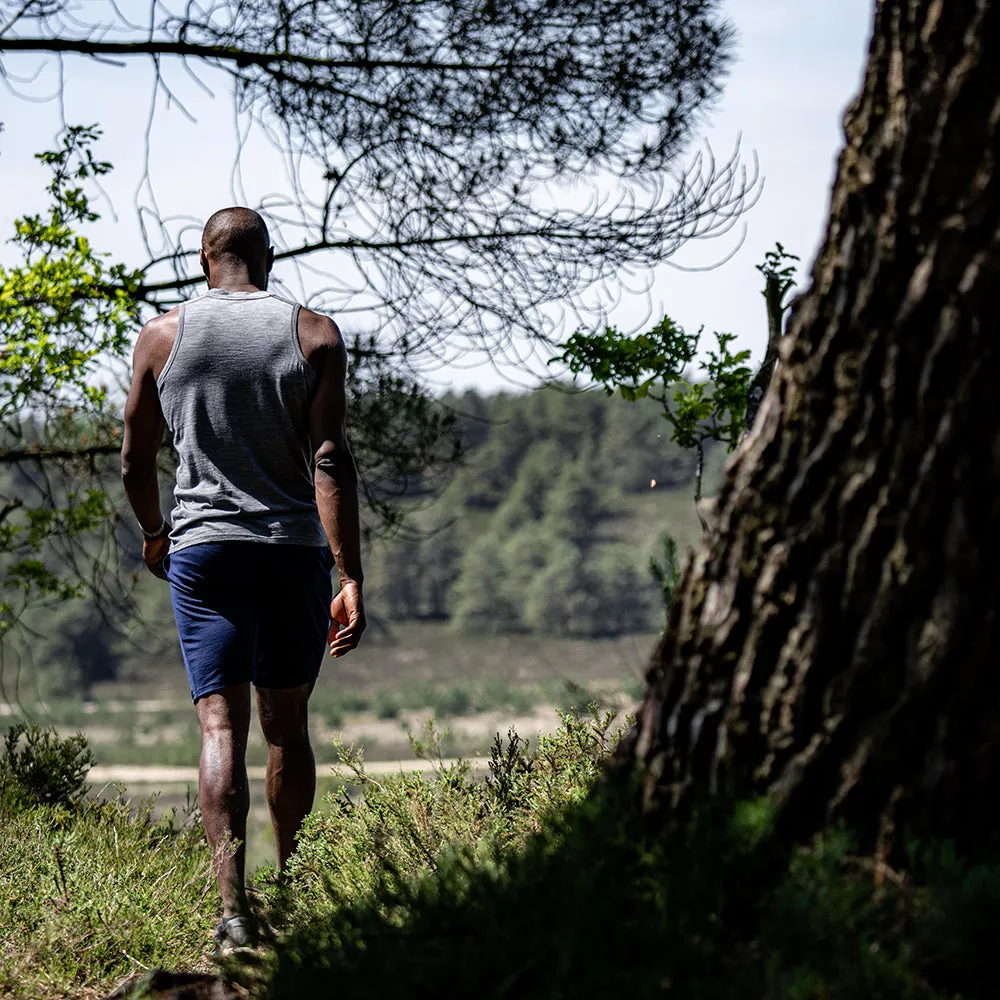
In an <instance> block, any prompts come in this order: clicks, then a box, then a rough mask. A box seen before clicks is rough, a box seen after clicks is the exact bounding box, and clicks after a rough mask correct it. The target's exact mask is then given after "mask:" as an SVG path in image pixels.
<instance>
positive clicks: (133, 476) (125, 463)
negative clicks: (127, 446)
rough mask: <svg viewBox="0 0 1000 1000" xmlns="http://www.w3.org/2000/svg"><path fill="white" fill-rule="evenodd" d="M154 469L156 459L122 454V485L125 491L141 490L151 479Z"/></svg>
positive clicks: (125, 452)
mask: <svg viewBox="0 0 1000 1000" xmlns="http://www.w3.org/2000/svg"><path fill="white" fill-rule="evenodd" d="M155 469H156V459H155V458H152V459H150V458H148V457H146V456H145V455H135V454H132V453H130V452H127V451H123V452H122V483H123V484H124V486H125V489H126V491H128V492H131V491H132V490H137V489H141V488H142V487H143V486H146V485H147V484H148V483H149V481H150V480H151V479H152V478H153V472H154V471H155Z"/></svg>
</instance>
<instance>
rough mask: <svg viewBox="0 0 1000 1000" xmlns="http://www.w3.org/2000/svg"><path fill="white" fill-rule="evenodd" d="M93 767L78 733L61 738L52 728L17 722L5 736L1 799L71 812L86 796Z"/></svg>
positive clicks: (88, 751)
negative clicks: (89, 775) (88, 774)
mask: <svg viewBox="0 0 1000 1000" xmlns="http://www.w3.org/2000/svg"><path fill="white" fill-rule="evenodd" d="M93 766H94V755H93V753H92V752H91V750H90V747H89V746H88V745H87V741H86V739H85V738H84V737H83V736H82V735H81V734H80V733H77V734H76V735H75V736H70V737H68V738H67V739H61V738H60V737H59V735H58V734H57V733H56V731H55V730H54V729H40V728H39V727H38V726H36V725H32V724H29V723H24V722H17V723H15V724H14V725H12V726H11V727H10V728H9V729H8V730H7V732H6V733H5V734H4V739H3V756H2V757H0V800H2V801H5V802H8V803H11V804H16V805H19V806H22V807H24V806H28V805H47V806H62V807H64V808H67V809H72V808H74V807H75V806H76V805H78V804H79V802H80V801H81V799H83V797H84V796H85V795H86V794H87V773H88V772H89V771H90V769H91V767H93Z"/></svg>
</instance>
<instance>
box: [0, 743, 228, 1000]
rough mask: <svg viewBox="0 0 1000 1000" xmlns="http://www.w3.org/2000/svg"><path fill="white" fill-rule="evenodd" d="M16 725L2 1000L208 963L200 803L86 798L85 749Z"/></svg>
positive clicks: (5, 801) (31, 998)
mask: <svg viewBox="0 0 1000 1000" xmlns="http://www.w3.org/2000/svg"><path fill="white" fill-rule="evenodd" d="M17 732H18V730H17V728H15V730H11V731H10V732H8V733H7V735H6V740H5V742H6V744H7V746H8V748H9V746H10V744H11V741H12V734H14V735H13V742H15V743H17V742H18V741H19V740H20V742H21V743H22V749H21V750H20V752H19V753H17V754H15V755H13V756H12V755H11V754H10V753H9V752H8V753H7V754H6V755H5V757H4V762H3V775H4V785H3V787H4V792H3V793H2V794H0V928H2V931H0V996H4V997H17V998H18V1000H36V998H38V1000H43V998H44V1000H55V998H61V997H65V996H69V995H72V996H79V995H81V994H86V995H91V996H93V995H104V994H106V993H108V992H110V991H111V990H112V989H113V988H114V987H115V985H117V984H118V983H119V982H121V981H122V980H123V979H125V978H126V977H128V976H129V975H131V974H133V973H135V972H136V971H138V970H139V969H141V968H143V967H156V966H176V965H178V964H179V965H182V966H187V967H189V968H190V967H192V966H196V965H199V964H202V963H203V962H204V956H205V954H206V950H207V947H208V944H209V941H210V932H211V927H212V924H213V921H214V916H213V913H212V908H213V906H214V902H213V904H211V905H206V901H207V900H208V899H209V898H213V897H210V896H209V895H208V893H209V891H210V890H212V889H214V879H213V877H212V873H211V865H210V860H209V858H210V856H209V851H208V848H207V845H206V843H205V841H204V838H203V835H202V833H201V832H200V829H199V826H200V825H199V824H198V823H197V819H198V817H197V814H196V812H195V811H194V809H193V808H189V810H188V815H187V818H186V819H185V820H184V821H182V822H175V820H174V818H173V817H172V816H170V817H168V818H166V819H164V820H162V821H159V822H157V821H154V820H153V818H152V806H153V803H152V800H150V801H146V802H130V801H128V800H126V799H124V798H122V797H121V796H118V797H114V798H111V799H109V800H107V801H101V802H95V801H86V800H84V799H83V798H82V797H81V796H82V792H83V789H84V784H83V782H84V780H85V771H86V767H87V766H88V760H89V750H88V749H87V748H86V744H85V743H83V741H82V740H81V739H80V738H79V737H71V738H70V739H68V740H65V741H63V740H60V739H58V738H57V737H56V736H54V735H53V734H52V733H40V732H38V731H37V730H28V731H24V730H23V728H21V729H20V736H18V735H17ZM12 787H13V788H17V789H21V790H28V792H26V793H25V794H20V793H19V794H16V795H13V796H12V795H10V794H9V791H10V789H11V788H12Z"/></svg>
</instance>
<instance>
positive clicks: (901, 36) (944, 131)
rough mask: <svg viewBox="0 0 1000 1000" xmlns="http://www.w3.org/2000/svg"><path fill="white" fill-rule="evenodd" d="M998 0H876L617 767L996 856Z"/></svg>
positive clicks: (792, 822)
mask: <svg viewBox="0 0 1000 1000" xmlns="http://www.w3.org/2000/svg"><path fill="white" fill-rule="evenodd" d="M998 67H1000V4H997V3H993V2H991V0H962V2H957V0H881V2H879V3H878V4H877V10H876V18H875V30H874V37H873V40H872V45H871V51H870V55H869V62H868V69H867V75H866V79H865V83H864V88H863V91H862V93H861V95H860V97H859V98H858V99H857V100H856V101H855V102H854V104H853V105H852V106H851V108H850V109H849V111H848V113H847V116H846V120H845V130H846V139H847V144H846V148H845V150H844V152H843V154H842V155H841V158H840V165H839V172H838V177H837V181H836V185H835V188H834V192H833V200H832V207H831V217H830V223H829V228H828V231H827V236H826V240H825V243H824V246H823V249H822V250H821V252H820V254H819V257H818V258H817V260H816V263H815V264H814V267H813V272H812V286H811V288H810V290H809V292H808V293H807V294H806V295H805V296H803V297H802V298H800V299H799V300H798V301H797V302H796V304H795V306H794V307H793V310H792V314H791V319H790V322H789V332H788V334H787V336H786V337H785V338H783V340H782V342H781V361H782V363H781V364H780V365H779V366H778V370H777V373H776V376H775V378H774V380H773V382H772V385H771V387H770V389H769V391H768V394H767V396H766V397H765V399H764V402H763V404H762V407H761V413H760V416H759V418H758V421H757V423H756V425H755V428H754V431H753V433H752V434H751V435H749V436H748V438H747V439H746V440H745V441H744V443H743V444H742V445H741V447H740V448H739V450H738V451H737V453H736V454H735V455H734V457H733V459H732V460H731V461H730V464H729V466H728V469H727V472H726V476H725V480H724V484H723V487H722V491H721V494H720V496H719V500H718V505H717V510H718V516H719V523H718V534H717V535H715V536H713V538H712V539H710V540H709V542H708V543H707V544H706V545H705V546H703V547H702V548H701V549H700V550H699V551H697V552H696V554H695V556H694V557H693V559H692V560H691V562H690V563H689V565H688V566H687V568H686V570H685V574H684V578H683V580H682V582H681V584H680V586H679V588H678V591H677V595H676V598H675V601H674V606H673V609H672V611H671V616H670V624H669V628H668V630H667V633H666V635H665V636H664V638H663V640H662V642H661V643H660V645H659V648H658V649H657V651H656V653H655V655H654V659H653V662H652V664H651V666H650V669H649V672H648V675H647V688H646V696H645V699H644V702H643V704H642V706H641V708H640V710H639V713H638V721H637V724H636V727H635V728H634V730H633V732H632V734H631V735H630V737H629V738H628V740H626V741H625V743H624V744H623V745H622V747H621V750H620V759H622V760H624V761H626V762H632V761H636V762H638V763H639V765H640V766H641V768H642V769H643V797H644V804H645V806H646V807H647V808H655V807H657V806H660V807H663V806H666V807H668V808H674V809H685V808H687V807H688V806H690V805H691V804H692V803H694V802H695V801H697V800H698V799H699V798H703V797H705V796H707V795H716V794H720V793H721V794H726V795H734V796H737V797H740V798H747V797H752V796H756V795H760V794H768V795H770V796H771V797H772V798H773V799H774V801H775V802H776V804H777V806H778V808H779V812H778V816H779V824H780V827H781V828H782V829H783V830H784V831H785V832H786V833H787V834H789V835H790V836H794V837H795V838H802V837H807V836H809V835H810V834H811V833H813V832H815V831H817V830H820V829H822V828H823V827H824V826H826V825H827V824H828V823H830V822H831V821H832V820H835V819H837V818H842V819H843V820H845V821H846V822H847V824H848V826H849V827H850V828H851V829H852V830H853V832H854V833H855V834H856V836H857V837H858V839H859V842H860V844H861V846H862V847H865V848H869V849H879V850H885V849H887V847H888V844H889V842H890V840H891V837H892V832H893V829H894V828H895V830H896V832H897V840H896V843H897V845H898V843H899V836H898V835H899V833H900V832H901V830H902V829H905V830H907V831H908V832H909V833H913V834H916V835H918V836H919V837H922V838H923V837H928V836H934V837H938V836H942V837H952V838H955V839H956V840H957V841H958V842H959V845H960V847H961V848H962V849H965V850H976V851H977V852H979V851H990V850H996V848H997V847H998V843H1000V838H998V829H1000V827H998V825H997V824H996V823H995V822H994V809H993V804H994V798H995V797H996V796H997V793H998V792H1000V628H998V603H1000V516H998V511H1000V320H998V317H1000V165H998V163H997V157H998V153H1000V70H998Z"/></svg>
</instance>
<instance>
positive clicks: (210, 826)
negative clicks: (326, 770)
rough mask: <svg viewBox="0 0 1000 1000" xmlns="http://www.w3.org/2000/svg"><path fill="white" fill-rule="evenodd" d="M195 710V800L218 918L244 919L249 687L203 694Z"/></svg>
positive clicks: (245, 912)
mask: <svg viewBox="0 0 1000 1000" xmlns="http://www.w3.org/2000/svg"><path fill="white" fill-rule="evenodd" d="M196 707H197V709H198V721H199V722H200V723H201V767H200V769H199V774H198V799H199V802H200V804H201V813H202V818H203V819H204V821H205V833H206V834H207V835H208V843H209V845H210V846H211V848H212V861H213V864H214V866H215V876H216V879H217V880H218V883H219V891H220V892H221V893H222V908H223V909H222V915H223V916H224V917H233V916H237V915H241V914H248V913H249V910H248V908H247V902H246V895H245V893H244V884H243V879H244V876H245V871H246V839H247V813H248V812H249V809H250V786H249V784H248V783H247V766H246V752H247V734H248V732H249V729H250V685H249V684H234V685H232V686H231V687H227V688H223V689H222V690H221V691H216V692H214V693H213V694H208V695H205V696H204V697H202V698H199V699H198V701H197V703H196ZM227 841H228V842H230V843H227Z"/></svg>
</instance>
